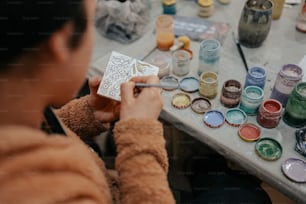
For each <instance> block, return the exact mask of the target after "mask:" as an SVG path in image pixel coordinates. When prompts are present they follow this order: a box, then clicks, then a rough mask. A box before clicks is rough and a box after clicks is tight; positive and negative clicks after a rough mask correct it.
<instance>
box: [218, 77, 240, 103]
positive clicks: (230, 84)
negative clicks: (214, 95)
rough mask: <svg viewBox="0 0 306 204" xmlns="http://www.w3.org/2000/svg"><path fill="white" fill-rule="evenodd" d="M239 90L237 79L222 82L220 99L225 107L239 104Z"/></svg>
mask: <svg viewBox="0 0 306 204" xmlns="http://www.w3.org/2000/svg"><path fill="white" fill-rule="evenodd" d="M241 92H242V88H241V84H240V82H239V81H237V80H234V79H230V80H227V81H225V82H224V84H223V87H222V92H221V96H220V101H221V103H222V104H223V105H224V106H225V107H227V108H233V107H235V106H237V105H238V104H239V101H240V97H241Z"/></svg>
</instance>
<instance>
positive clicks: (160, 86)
mask: <svg viewBox="0 0 306 204" xmlns="http://www.w3.org/2000/svg"><path fill="white" fill-rule="evenodd" d="M135 86H136V87H141V88H144V87H157V88H168V89H169V88H177V87H178V86H177V85H170V84H146V83H136V84H135Z"/></svg>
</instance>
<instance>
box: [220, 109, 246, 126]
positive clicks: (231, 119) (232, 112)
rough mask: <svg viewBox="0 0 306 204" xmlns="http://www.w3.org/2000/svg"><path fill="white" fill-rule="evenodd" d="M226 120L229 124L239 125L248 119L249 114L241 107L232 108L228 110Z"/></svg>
mask: <svg viewBox="0 0 306 204" xmlns="http://www.w3.org/2000/svg"><path fill="white" fill-rule="evenodd" d="M225 120H226V122H227V123H228V124H229V125H231V126H234V127H239V126H240V125H242V124H243V123H245V122H246V121H247V115H246V113H245V112H244V111H243V110H241V109H239V108H231V109H229V110H228V111H226V113H225Z"/></svg>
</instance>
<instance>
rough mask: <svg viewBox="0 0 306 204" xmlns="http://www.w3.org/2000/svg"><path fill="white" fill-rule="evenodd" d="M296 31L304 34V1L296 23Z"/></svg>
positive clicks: (305, 0)
mask: <svg viewBox="0 0 306 204" xmlns="http://www.w3.org/2000/svg"><path fill="white" fill-rule="evenodd" d="M296 29H297V30H298V31H300V32H303V33H306V0H302V2H301V9H300V13H299V15H298V17H297V21H296Z"/></svg>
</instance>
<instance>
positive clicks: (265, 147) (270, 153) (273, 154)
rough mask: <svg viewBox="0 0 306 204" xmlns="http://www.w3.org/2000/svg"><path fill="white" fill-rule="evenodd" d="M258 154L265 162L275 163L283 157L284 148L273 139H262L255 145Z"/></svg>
mask: <svg viewBox="0 0 306 204" xmlns="http://www.w3.org/2000/svg"><path fill="white" fill-rule="evenodd" d="M255 150H256V153H257V154H258V155H259V156H260V157H261V158H263V159H264V160H268V161H274V160H277V159H279V158H280V157H281V155H282V151H283V150H282V146H281V145H280V144H279V142H277V141H276V140H274V139H272V138H261V139H260V140H258V141H257V142H256V144H255Z"/></svg>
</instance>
